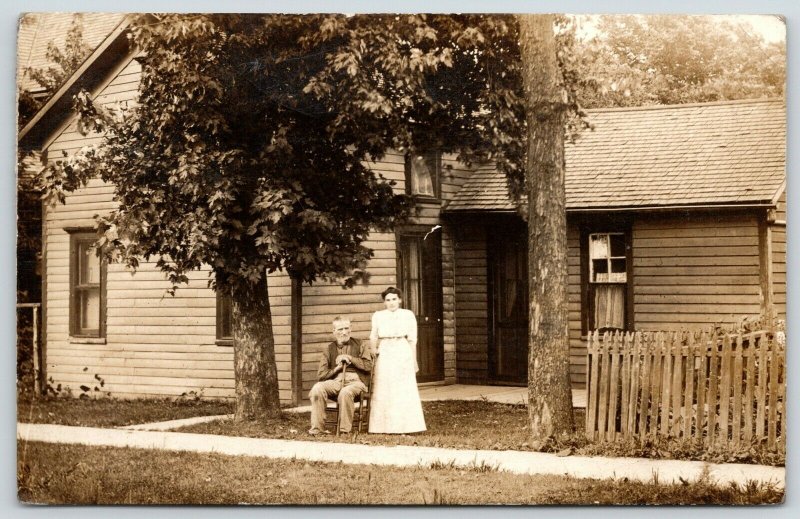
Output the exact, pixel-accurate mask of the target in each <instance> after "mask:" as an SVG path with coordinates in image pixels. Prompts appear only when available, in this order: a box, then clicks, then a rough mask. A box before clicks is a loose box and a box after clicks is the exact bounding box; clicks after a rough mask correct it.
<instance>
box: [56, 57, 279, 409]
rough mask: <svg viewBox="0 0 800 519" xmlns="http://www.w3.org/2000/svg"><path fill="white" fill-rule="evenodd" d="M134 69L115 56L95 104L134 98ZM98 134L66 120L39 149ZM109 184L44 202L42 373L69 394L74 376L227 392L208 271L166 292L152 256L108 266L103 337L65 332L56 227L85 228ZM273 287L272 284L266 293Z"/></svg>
mask: <svg viewBox="0 0 800 519" xmlns="http://www.w3.org/2000/svg"><path fill="white" fill-rule="evenodd" d="M140 72H141V69H140V66H139V64H138V63H137V62H135V61H129V62H128V63H127V64H122V70H121V72H120V73H119V74H118V75H117V76H116V77H113V78H109V80H108V81H106V82H105V83H104V84H102V85H101V87H100V89H99V91H97V92H95V93H94V94H95V98H96V99H97V100H98V101H99V102H100V103H103V104H107V103H117V102H119V103H122V104H125V103H133V102H135V99H136V95H137V87H138V84H139V77H140ZM99 140H100V139H99V137H98V136H96V135H89V136H83V135H81V134H80V133H79V132H78V131H77V128H76V124H75V121H74V119H73V120H72V121H70V122H68V123H67V124H66V125H65V126H64V127H63V128H62V129H61V130H60V131H59V132H57V134H56V135H55V137H54V138H53V140H52V141H51V142H50V144H49V147H48V158H49V160H51V161H53V160H59V159H61V158H62V157H63V156H64V155H65V154H66V155H67V156H69V155H71V154H73V153H75V152H76V151H78V150H79V149H81V148H82V147H84V146H87V145H92V144H97V143H98V142H99ZM113 192H114V189H113V186H111V185H108V184H105V183H103V182H101V181H100V180H91V181H90V182H89V183H88V184H87V186H85V187H83V188H81V189H79V190H77V191H76V192H74V193H72V194H70V195H69V196H68V197H67V198H66V201H65V204H64V205H57V206H54V207H52V208H49V209H48V210H47V211H46V214H45V218H44V219H45V230H44V240H45V242H46V243H45V247H46V251H47V257H46V261H47V269H46V283H47V285H46V286H47V292H46V294H45V298H46V299H45V304H46V306H47V314H46V322H45V323H44V326H45V327H46V332H47V335H46V336H47V350H46V355H47V359H46V362H47V374H48V377H50V378H52V379H53V383H54V384H56V385H57V384H61V385H62V387H66V386H69V387H70V388H71V390H72V391H73V393H75V394H78V393H81V392H82V391H81V390H80V386H82V385H83V386H86V387H89V388H90V391H89V393H90V394H93V395H98V396H99V395H103V396H105V395H107V394H110V395H112V396H114V397H121V398H133V397H143V396H175V395H180V394H182V393H188V392H192V391H194V392H195V393H198V394H202V395H203V396H206V397H214V398H223V397H232V396H233V390H234V377H233V351H232V349H231V348H229V347H221V346H217V345H215V338H216V317H215V316H216V299H215V295H214V293H213V292H212V291H211V290H210V289H209V288H208V286H207V282H208V271H198V272H191V273H189V279H190V281H189V283H188V285H187V286H182V287H180V288H179V289H178V291H177V293H176V295H175V296H174V297H173V296H170V295H169V294H167V292H166V290H167V289H168V288H169V286H170V285H169V283H168V282H167V281H166V279H165V277H164V274H163V273H162V272H160V271H159V270H158V269H157V268H156V266H155V264H154V263H152V262H142V263H141V264H140V267H139V269H138V271H137V273H136V274H135V275H132V274H131V272H130V271H128V270H127V269H126V268H125V267H124V266H122V265H119V264H111V265H108V267H107V279H106V308H107V310H106V323H107V330H106V338H105V341H104V343H95V342H98V341H94V342H92V341H86V340H80V339H70V337H69V234H68V232H67V231H66V230H65V229H68V228H91V227H93V224H94V215H95V214H104V213H108V212H109V211H110V210H112V209H114V208H115V207H116V203H114V202H113ZM279 292H280V290H278V293H277V294H275V291H273V296H275V295H280V293H279ZM273 312H274V313H275V315H276V321H277V323H278V324H277V326H276V330H278V331H280V329H281V328H282V327H283V328H286V329H287V330H288V322H285V323H284V322H283V321H282V319H283V320H284V321H285V317H284V315H285V313H282V310H281V305H280V304H278V305H276V307H275V308H274V309H273ZM280 337H281V336H280V333H276V338H277V339H280ZM99 342H102V341H99ZM287 344H288V342H287ZM284 349H285V348H284ZM277 350H278V355H279V357H280V355H281V354H283V355H284V356H286V357H287V358H288V350H286V351H283V352H282V351H281V350H280V346H279V347H278V348H277ZM98 378H99V379H101V380H102V381H103V385H102V386H101V385H100V380H98ZM281 383H282V387H281V389H282V393H283V392H285V391H288V389H289V385H288V381H285V382H284V381H281ZM284 386H285V387H284ZM95 387H97V388H98V391H95V390H94V388H95Z"/></svg>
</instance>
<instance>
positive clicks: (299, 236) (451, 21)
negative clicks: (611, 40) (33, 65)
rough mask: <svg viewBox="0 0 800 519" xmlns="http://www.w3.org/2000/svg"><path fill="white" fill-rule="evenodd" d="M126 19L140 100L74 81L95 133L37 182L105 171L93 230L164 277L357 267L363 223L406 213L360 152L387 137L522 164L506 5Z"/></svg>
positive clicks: (219, 280) (385, 142)
mask: <svg viewBox="0 0 800 519" xmlns="http://www.w3.org/2000/svg"><path fill="white" fill-rule="evenodd" d="M131 33H132V39H133V42H134V44H135V45H136V46H138V48H140V49H141V51H142V52H141V57H140V58H138V60H139V62H140V63H141V67H142V76H141V85H140V92H139V97H138V100H137V103H136V104H135V105H131V106H101V105H100V104H98V103H95V102H93V100H92V99H91V98H90V97H89V96H88V95H87V94H85V93H83V94H81V95H79V96H78V98H77V99H76V106H77V109H78V112H79V115H80V119H79V122H80V124H79V127H80V129H81V130H82V131H84V132H99V133H102V134H103V135H104V137H103V139H102V143H101V144H100V145H99V146H95V147H92V148H87V149H85V150H83V151H82V152H81V153H79V154H77V155H75V156H73V157H70V158H69V159H67V160H60V161H56V162H55V163H54V164H53V165H52V166H51V167H49V168H48V169H47V170H46V171H45V172H44V175H43V183H44V184H45V186H46V188H47V192H48V193H49V194H50V196H52V197H53V198H54V199H57V200H59V199H60V200H62V201H63V200H64V196H65V193H66V192H69V191H73V190H75V189H77V188H78V187H80V186H81V185H82V184H84V183H85V182H87V181H88V180H89V179H91V178H95V177H96V178H101V179H102V180H104V181H106V182H111V183H113V184H114V185H115V186H116V189H115V195H114V196H115V200H116V201H117V202H118V204H119V206H118V208H117V209H116V210H115V211H113V212H112V213H111V214H110V215H109V216H107V217H98V218H97V220H98V224H99V231H100V232H101V233H102V234H103V236H102V238H101V239H100V244H101V245H102V246H104V247H105V249H106V250H107V251H108V252H107V253H108V254H109V255H110V256H116V257H120V258H122V259H124V260H125V261H126V262H127V263H128V265H130V266H131V267H134V268H135V267H136V266H137V265H138V258H140V257H143V258H146V259H149V258H154V259H155V261H156V262H157V265H158V266H159V267H160V268H161V269H162V270H164V271H165V272H167V273H168V274H169V279H170V280H171V282H172V283H173V284H178V283H181V282H185V281H186V280H187V276H186V273H187V272H188V271H190V270H193V269H198V268H200V267H201V265H203V264H207V265H210V266H211V267H212V268H213V271H214V274H215V276H214V279H212V280H211V281H210V283H211V284H212V285H214V284H216V286H217V288H221V289H222V290H224V291H227V290H230V289H231V288H232V287H233V288H246V287H248V286H254V285H255V283H257V282H258V280H259V279H261V277H262V276H263V275H264V272H265V271H275V270H280V269H285V270H287V271H288V272H289V273H290V274H292V275H293V276H295V277H297V278H299V279H301V280H303V281H306V282H313V281H314V280H316V279H318V278H319V277H322V278H329V279H333V278H338V277H340V276H346V280H345V283H346V284H352V283H354V282H355V281H356V280H357V279H359V278H362V277H364V270H363V269H364V267H365V265H366V261H367V260H368V259H369V257H370V256H371V254H372V251H370V250H369V249H368V248H366V247H365V246H364V245H363V241H364V240H365V239H366V237H367V234H368V232H369V231H370V230H371V229H375V228H377V229H378V230H386V229H389V228H391V227H392V225H393V224H394V223H395V222H396V221H398V220H399V219H402V218H404V217H405V216H407V215H408V211H409V204H408V200H406V198H405V197H404V196H403V195H399V194H396V193H394V192H393V189H392V185H391V183H389V182H387V181H386V180H385V179H383V178H382V177H380V176H376V175H375V174H374V172H373V171H371V170H370V169H369V167H368V163H369V162H370V161H374V160H379V159H380V158H381V157H382V156H383V155H384V154H385V153H386V151H387V150H389V149H399V150H419V151H422V150H425V149H426V148H430V147H436V148H437V149H439V150H441V151H443V152H455V153H457V154H458V155H459V157H460V158H461V160H463V161H465V162H470V161H472V160H475V159H492V160H494V161H496V162H497V163H498V164H499V165H500V166H501V168H503V169H504V170H506V171H508V172H510V173H512V174H516V178H518V179H519V178H521V176H522V171H523V168H522V164H523V154H524V151H523V147H522V146H523V144H524V138H523V131H524V115H523V114H524V111H523V103H522V97H521V86H520V84H521V83H520V78H519V65H518V62H519V56H518V52H519V51H518V46H517V41H516V26H515V24H514V21H513V18H511V17H503V16H485V15H476V16H467V15H464V16H444V15H442V16H425V15H378V16H376V15H357V16H349V17H348V16H344V15H308V16H299V15H250V14H241V15H159V16H153V15H148V16H142V17H140V18H138V19H137V20H136V21H135V23H134V24H133V28H132V31H131Z"/></svg>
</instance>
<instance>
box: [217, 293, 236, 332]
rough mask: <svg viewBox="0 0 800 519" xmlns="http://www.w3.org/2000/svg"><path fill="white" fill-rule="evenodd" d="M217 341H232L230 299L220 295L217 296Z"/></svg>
mask: <svg viewBox="0 0 800 519" xmlns="http://www.w3.org/2000/svg"><path fill="white" fill-rule="evenodd" d="M217 339H223V340H226V339H233V306H232V305H231V297H230V296H227V295H221V294H217Z"/></svg>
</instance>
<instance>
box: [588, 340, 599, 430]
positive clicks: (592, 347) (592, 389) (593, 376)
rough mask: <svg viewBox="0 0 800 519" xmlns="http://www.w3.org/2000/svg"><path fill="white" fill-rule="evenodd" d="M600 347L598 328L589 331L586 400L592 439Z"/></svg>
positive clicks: (595, 420) (594, 425)
mask: <svg viewBox="0 0 800 519" xmlns="http://www.w3.org/2000/svg"><path fill="white" fill-rule="evenodd" d="M599 349H600V345H599V344H598V336H597V330H595V331H594V332H589V345H588V347H587V349H586V353H587V355H588V357H589V381H588V388H587V389H588V390H589V401H588V402H586V405H587V408H586V436H587V437H588V438H589V439H590V440H594V439H595V435H594V431H595V427H596V424H597V390H598V387H599V385H598V380H597V377H598V376H599V367H598V365H597V364H598V361H599V355H598V351H599Z"/></svg>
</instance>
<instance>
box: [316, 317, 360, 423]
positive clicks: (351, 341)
mask: <svg viewBox="0 0 800 519" xmlns="http://www.w3.org/2000/svg"><path fill="white" fill-rule="evenodd" d="M333 336H334V338H335V339H336V340H335V341H333V342H332V343H330V344H328V346H327V347H326V348H325V349H324V350H322V352H321V354H320V359H319V369H318V370H317V375H318V377H319V382H317V383H316V384H314V387H312V388H311V393H310V398H311V429H309V430H308V434H311V435H316V434H319V433H322V432H324V433H328V431H326V430H325V404H326V401H327V399H328V397H329V396H336V397H337V401H338V402H339V424H340V431H341V432H345V433H346V432H350V429H352V427H353V411H354V409H355V403H354V400H355V397H356V395H358V394H359V393H360V392H361V391H366V390H367V386H366V381H367V376H368V375H369V372H370V371H372V351H371V350H370V347H369V344H366V345H363V344H362V343H361V341H360V340H358V339H356V338H353V337H350V320H349V319H344V318H342V317H337V318H336V319H334V320H333ZM345 365H346V366H347V372H346V373H344V377H343V373H342V372H343V371H344V366H345ZM343 378H344V380H343Z"/></svg>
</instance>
